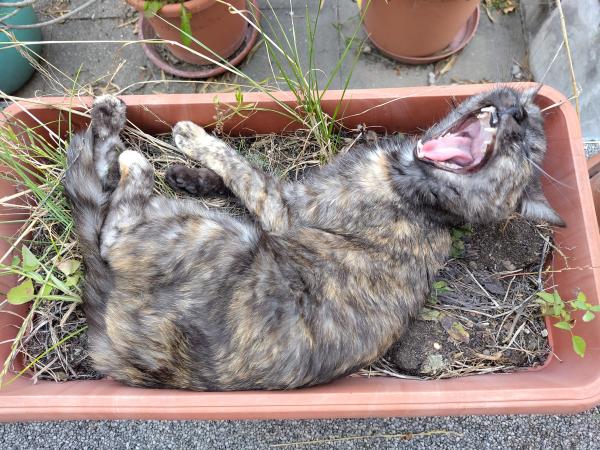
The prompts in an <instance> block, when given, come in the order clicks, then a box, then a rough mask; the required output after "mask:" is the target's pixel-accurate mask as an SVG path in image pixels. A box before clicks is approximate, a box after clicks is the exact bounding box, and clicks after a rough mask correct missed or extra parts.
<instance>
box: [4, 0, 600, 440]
mask: <svg viewBox="0 0 600 450" xmlns="http://www.w3.org/2000/svg"><path fill="white" fill-rule="evenodd" d="M83 2H84V0H71V1H68V0H40V1H39V2H38V7H37V8H38V11H39V12H40V14H41V16H43V17H45V18H48V17H54V16H56V15H57V14H60V12H61V11H64V10H66V9H67V8H68V7H69V5H71V6H76V5H79V4H81V3H83ZM260 3H261V5H263V13H264V18H265V20H270V19H271V20H272V19H273V17H274V16H275V15H277V17H279V18H280V19H281V20H282V21H283V23H284V27H287V29H288V30H289V29H290V28H289V21H290V14H289V3H290V2H288V1H285V0H272V2H271V3H272V5H273V9H272V10H271V9H270V8H268V7H266V6H264V5H265V4H267V3H268V2H267V1H266V0H263V1H261V2H260ZM303 3H304V2H294V5H295V13H294V20H296V21H297V22H296V25H297V26H296V32H297V39H298V42H299V47H300V51H301V52H302V53H303V54H306V53H305V41H306V32H305V29H304V27H303V23H304V15H305V11H304V9H303V7H299V5H300V4H303ZM317 3H318V2H317V1H316V0H311V1H310V2H309V10H310V11H311V15H314V12H315V11H316V9H315V8H316V5H317ZM356 21H357V9H356V4H355V3H354V2H353V1H351V0H326V1H325V2H324V7H323V10H322V12H321V18H320V25H319V27H318V31H317V45H316V48H317V50H318V52H317V55H316V63H317V64H316V65H317V67H319V68H320V69H321V70H322V71H323V72H324V73H325V74H327V73H329V72H330V71H331V70H332V69H333V67H334V66H335V64H336V62H337V60H338V59H339V57H340V55H341V52H342V51H343V47H344V45H345V42H346V39H347V38H348V37H349V36H350V35H351V33H352V31H353V27H354V26H356ZM135 23H136V15H135V14H134V13H133V11H131V10H130V9H129V8H128V6H126V4H125V2H124V1H123V0H103V1H99V2H97V3H96V5H95V6H93V7H91V8H89V9H87V10H85V11H83V12H81V13H79V14H78V15H76V16H75V17H74V18H71V19H68V20H66V21H65V22H63V23H60V24H57V25H54V26H50V27H48V28H45V29H44V37H45V39H46V40H48V41H52V40H54V41H78V40H125V41H133V40H135V39H136V34H135V33H136V27H135ZM43 56H44V58H45V59H46V61H47V63H46V64H45V67H46V69H47V70H49V71H50V73H51V74H52V76H53V78H54V80H53V81H49V79H48V78H47V77H44V76H43V75H41V74H40V73H38V74H36V75H35V76H34V77H33V78H32V79H31V81H30V82H29V83H28V84H27V85H26V86H25V87H24V88H23V89H22V90H21V91H20V92H19V93H18V95H20V96H22V97H33V96H36V95H57V94H59V95H61V94H63V93H64V92H65V88H69V89H72V88H73V87H75V89H76V90H77V91H78V92H79V93H81V94H87V93H91V92H93V93H101V92H105V91H109V92H120V93H130V94H142V93H145V94H151V93H159V92H160V93H167V92H190V93H191V92H201V91H205V90H213V89H215V88H214V87H211V86H210V85H207V84H206V83H204V82H194V81H182V80H175V79H173V77H170V76H168V75H165V74H163V73H162V72H161V71H160V70H158V69H157V68H155V67H154V66H153V65H152V64H151V63H150V62H149V61H148V60H147V59H146V57H145V55H144V53H143V51H142V49H141V47H140V46H139V45H138V44H135V43H134V44H131V45H124V44H122V43H119V44H117V43H112V44H111V43H108V44H107V43H104V44H100V43H69V44H49V45H47V46H45V47H44V53H43ZM241 68H242V70H244V71H245V72H246V73H247V74H249V75H250V76H252V77H254V79H257V80H260V79H264V78H269V77H270V76H271V70H270V68H269V65H268V59H267V56H266V51H265V48H264V46H263V45H260V46H258V47H257V48H256V51H254V52H253V53H252V54H251V57H250V58H249V59H248V60H247V61H246V62H245V63H244V64H242V66H241ZM348 69H349V66H348V65H346V66H345V67H344V70H342V72H341V73H340V74H339V75H338V76H337V77H336V78H335V79H334V82H333V84H332V87H333V88H339V87H342V86H343V84H344V76H346V75H347V74H348V72H349V70H348ZM442 69H444V70H442ZM445 69H448V70H447V71H446V70H445ZM60 72H62V74H61V73H60ZM441 72H445V73H443V74H442V73H441ZM527 73H528V72H527V46H526V43H525V38H524V34H523V31H522V26H521V18H520V16H519V14H518V13H513V14H509V15H502V14H500V13H494V21H491V20H490V19H489V18H488V17H487V15H486V14H485V13H484V12H482V16H481V22H480V26H479V30H478V32H477V34H476V36H475V38H474V39H473V41H472V42H471V43H470V44H469V45H468V47H467V48H466V49H465V50H464V51H462V52H461V54H460V55H458V56H457V57H456V58H455V59H454V60H453V62H452V63H450V64H448V61H444V62H442V63H439V64H437V65H433V64H432V65H426V66H407V65H403V64H398V63H396V62H394V61H391V60H389V59H387V58H385V57H383V56H381V55H380V54H379V53H378V52H376V51H375V50H374V49H373V48H372V47H371V46H368V47H367V49H366V51H364V52H363V53H362V55H361V57H360V59H359V60H358V63H357V65H356V67H355V68H354V72H353V76H352V80H351V82H350V87H355V88H367V87H394V86H414V85H426V84H430V83H432V82H433V83H437V84H449V83H452V82H459V83H463V82H479V81H493V82H505V81H511V80H515V79H521V78H526V77H527ZM75 78H76V79H77V82H76V83H74V82H73V79H75ZM213 81H224V82H227V81H235V78H234V77H232V76H230V75H225V76H224V77H221V78H219V79H218V80H213ZM221 89H222V86H221ZM589 150H590V151H592V147H591V146H590V147H589ZM0 429H1V430H2V432H1V433H0V448H6V449H9V448H58V447H60V448H109V447H110V448H263V447H269V446H271V445H274V444H285V443H288V444H290V443H294V442H298V441H305V440H321V441H323V440H325V441H323V442H319V443H316V444H313V445H310V446H302V447H298V446H295V445H293V446H292V447H294V448H296V447H298V448H308V447H310V448H317V447H318V448H340V449H342V448H344V449H346V448H364V447H367V446H372V447H375V448H395V447H403V448H463V449H471V448H472V449H482V448H582V449H587V448H590V449H592V448H600V443H599V442H600V441H598V440H597V438H596V434H597V433H598V431H600V409H598V408H596V409H593V410H592V411H588V412H586V413H582V414H577V415H572V416H497V417H485V416H474V417H463V418H455V417H440V418H414V419H411V418H391V419H369V420H313V421H256V422H244V421H237V422H223V421H205V422H158V421H135V422H125V421H122V422H119V421H102V422H62V423H52V422H45V423H15V424H4V425H0ZM421 433H425V434H421ZM427 433H429V434H427ZM380 434H388V435H389V434H405V438H401V437H394V438H381V437H376V435H380ZM406 434H408V435H406ZM350 436H363V437H364V436H368V437H367V438H361V439H355V440H348V439H343V440H337V441H332V440H331V439H334V438H347V437H350ZM411 436H412V437H411Z"/></svg>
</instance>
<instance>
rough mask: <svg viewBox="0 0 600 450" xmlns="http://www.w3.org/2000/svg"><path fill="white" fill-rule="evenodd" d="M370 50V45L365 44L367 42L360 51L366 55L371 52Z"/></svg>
mask: <svg viewBox="0 0 600 450" xmlns="http://www.w3.org/2000/svg"><path fill="white" fill-rule="evenodd" d="M372 51H373V49H372V48H371V46H370V45H367V44H365V45H364V46H363V48H362V52H363V53H364V54H365V55H368V54H369V53H371V52H372Z"/></svg>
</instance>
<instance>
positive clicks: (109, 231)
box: [100, 150, 154, 259]
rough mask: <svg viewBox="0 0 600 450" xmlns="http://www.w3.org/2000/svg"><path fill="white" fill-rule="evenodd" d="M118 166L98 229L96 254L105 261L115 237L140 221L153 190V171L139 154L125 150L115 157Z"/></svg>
mask: <svg viewBox="0 0 600 450" xmlns="http://www.w3.org/2000/svg"><path fill="white" fill-rule="evenodd" d="M118 164H119V166H118V169H119V173H120V178H119V182H118V185H117V188H116V189H115V190H114V192H113V193H112V196H111V198H110V204H109V213H108V215H107V216H106V220H105V222H104V226H103V227H102V242H101V243H100V253H101V255H102V257H104V258H106V259H108V257H107V252H108V251H110V249H111V247H112V246H113V245H114V244H115V242H116V241H117V240H118V239H119V236H120V235H121V234H122V233H123V232H124V231H127V230H128V229H130V228H131V227H134V226H136V225H137V224H139V223H140V222H141V221H142V220H143V219H144V213H145V210H146V206H147V204H148V202H149V200H150V197H151V196H152V191H153V188H154V168H153V167H152V164H150V162H149V161H148V160H147V159H146V158H145V157H144V156H143V155H142V154H141V153H140V152H136V151H133V150H125V151H124V152H123V153H121V154H120V155H119V159H118Z"/></svg>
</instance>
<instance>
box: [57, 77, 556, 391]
mask: <svg viewBox="0 0 600 450" xmlns="http://www.w3.org/2000/svg"><path fill="white" fill-rule="evenodd" d="M534 96H535V91H528V92H525V93H522V92H517V91H515V90H511V89H508V88H500V89H496V90H493V91H490V92H488V93H484V94H481V95H478V96H475V97H472V98H470V99H468V100H467V101H465V102H464V103H462V104H461V105H460V106H458V107H457V108H456V109H455V110H454V111H452V112H451V113H450V114H449V115H448V116H447V117H446V118H445V119H444V120H443V121H441V122H440V123H438V124H436V125H435V126H433V127H432V128H431V129H430V130H428V131H427V132H426V133H425V134H424V135H423V136H421V138H420V139H419V138H417V137H415V138H407V139H405V140H404V141H395V142H392V143H388V144H385V145H384V146H381V147H374V148H362V149H356V150H352V151H351V152H348V153H346V154H344V155H342V156H340V157H339V158H337V160H336V161H334V162H333V163H331V164H329V165H327V166H325V167H323V168H322V169H320V170H318V171H315V172H314V173H311V174H310V176H309V178H308V179H305V180H304V181H302V182H295V183H292V182H289V183H286V182H282V181H280V180H278V179H275V178H274V177H272V176H270V175H268V174H266V173H264V172H262V171H260V170H257V169H255V168H253V167H252V166H251V165H250V164H248V162H247V161H246V160H245V159H244V158H242V157H241V156H240V155H239V154H237V153H236V151H235V150H233V149H232V148H230V147H229V146H228V145H227V144H225V143H224V142H222V141H221V140H219V139H218V138H217V137H214V136H212V135H210V134H207V133H206V132H205V131H204V130H203V129H202V128H200V127H199V126H197V125H194V124H193V123H191V122H180V123H178V124H177V125H176V126H175V128H174V130H173V136H174V140H175V143H176V145H177V147H178V148H179V149H180V150H181V151H182V152H184V153H185V154H186V155H188V156H189V157H190V158H192V159H195V160H197V161H199V162H200V163H202V165H204V166H205V167H207V168H208V169H210V170H207V169H204V170H202V171H193V170H186V169H183V168H181V167H179V168H175V169H172V170H171V171H170V172H169V179H170V180H171V183H172V184H174V185H176V186H177V187H179V188H184V189H185V188H189V190H191V191H194V190H195V192H203V193H207V191H208V190H210V189H207V188H206V187H207V186H208V187H210V186H213V187H214V189H215V190H218V191H224V190H227V189H229V190H230V191H231V192H232V193H233V194H234V195H235V196H237V198H238V199H239V200H240V201H241V202H242V203H243V204H244V205H245V206H246V208H247V209H248V210H249V212H250V213H251V215H252V216H253V217H254V221H245V219H240V218H234V217H231V216H228V215H225V214H222V213H219V212H215V211H210V210H208V209H206V208H204V207H203V206H201V204H200V203H199V202H197V201H194V200H193V199H189V200H176V199H168V198H164V197H159V196H154V195H152V189H153V183H154V181H153V176H154V174H153V169H152V166H151V165H150V163H149V162H148V161H147V160H146V159H145V158H144V157H143V156H142V155H141V154H140V153H138V152H134V151H131V150H125V151H123V152H122V153H120V155H117V153H118V150H119V149H120V147H122V143H121V141H120V140H119V132H120V131H121V130H122V129H123V127H124V125H125V109H126V108H125V105H124V104H123V103H122V102H121V101H120V100H118V99H116V98H114V97H110V96H103V97H99V98H97V99H96V101H95V103H94V106H93V108H92V124H91V127H90V129H88V131H87V132H86V133H85V134H84V135H78V136H75V137H74V138H73V140H72V143H71V146H70V148H69V151H68V164H69V167H68V170H67V173H66V177H65V182H64V184H65V188H66V193H67V195H68V197H69V199H70V201H71V205H72V211H73V216H74V220H75V226H76V229H77V233H78V236H79V240H80V244H81V250H82V253H83V256H84V261H85V268H86V280H85V288H84V305H85V312H86V315H87V319H88V322H89V342H90V351H91V355H92V357H93V360H94V364H95V367H96V368H97V370H98V371H100V372H101V373H103V374H104V375H108V376H111V377H113V378H114V379H116V380H119V381H121V382H124V383H127V384H130V385H136V386H153V387H175V388H184V389H194V390H242V389H290V388H296V387H300V386H309V385H314V384H319V383H326V382H328V381H331V380H333V379H335V378H338V377H340V376H343V375H345V374H350V373H352V372H354V371H356V370H357V369H359V368H361V367H363V366H365V365H367V364H369V363H371V362H373V361H374V360H376V359H377V358H378V357H379V356H381V355H382V354H383V353H384V352H385V351H386V350H387V349H388V347H389V346H390V345H391V344H392V343H394V342H395V341H396V340H397V339H398V338H399V337H400V336H401V335H402V333H403V331H404V330H405V329H406V328H407V327H408V325H409V323H410V321H411V319H412V318H414V317H415V315H416V314H417V313H418V311H419V309H420V308H421V306H422V305H423V303H424V302H425V299H426V298H427V296H428V293H429V290H430V286H431V284H432V281H433V278H434V276H435V274H436V272H437V271H438V269H439V268H440V267H441V266H442V264H443V263H444V261H445V259H446V258H447V256H448V254H449V251H450V245H451V241H450V237H449V232H448V230H449V227H451V226H452V225H454V224H458V223H462V222H470V223H484V222H492V221H501V220H505V219H506V218H507V217H509V216H510V215H511V214H512V213H513V212H515V211H517V212H520V213H521V214H523V215H524V216H526V217H529V218H531V219H534V220H544V221H548V222H550V223H553V224H556V225H563V224H562V220H561V219H560V217H559V216H558V215H557V214H556V213H555V212H554V211H553V210H552V209H551V207H550V206H549V205H548V203H547V201H546V200H545V198H544V196H543V194H542V191H541V188H540V182H539V171H538V167H540V166H541V164H542V159H543V156H544V153H545V150H546V143H545V137H544V132H543V127H542V117H541V114H540V110H539V109H538V107H537V106H535V105H534V103H533V101H532V99H533V97H534ZM190 186H194V189H192V188H190Z"/></svg>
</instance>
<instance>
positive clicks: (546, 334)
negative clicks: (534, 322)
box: [540, 329, 548, 337]
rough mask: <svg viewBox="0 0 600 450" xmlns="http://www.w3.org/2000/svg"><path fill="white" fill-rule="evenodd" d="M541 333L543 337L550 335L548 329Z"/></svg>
mask: <svg viewBox="0 0 600 450" xmlns="http://www.w3.org/2000/svg"><path fill="white" fill-rule="evenodd" d="M540 334H541V335H542V337H548V330H546V329H543V330H542V331H541V332H540Z"/></svg>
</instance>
